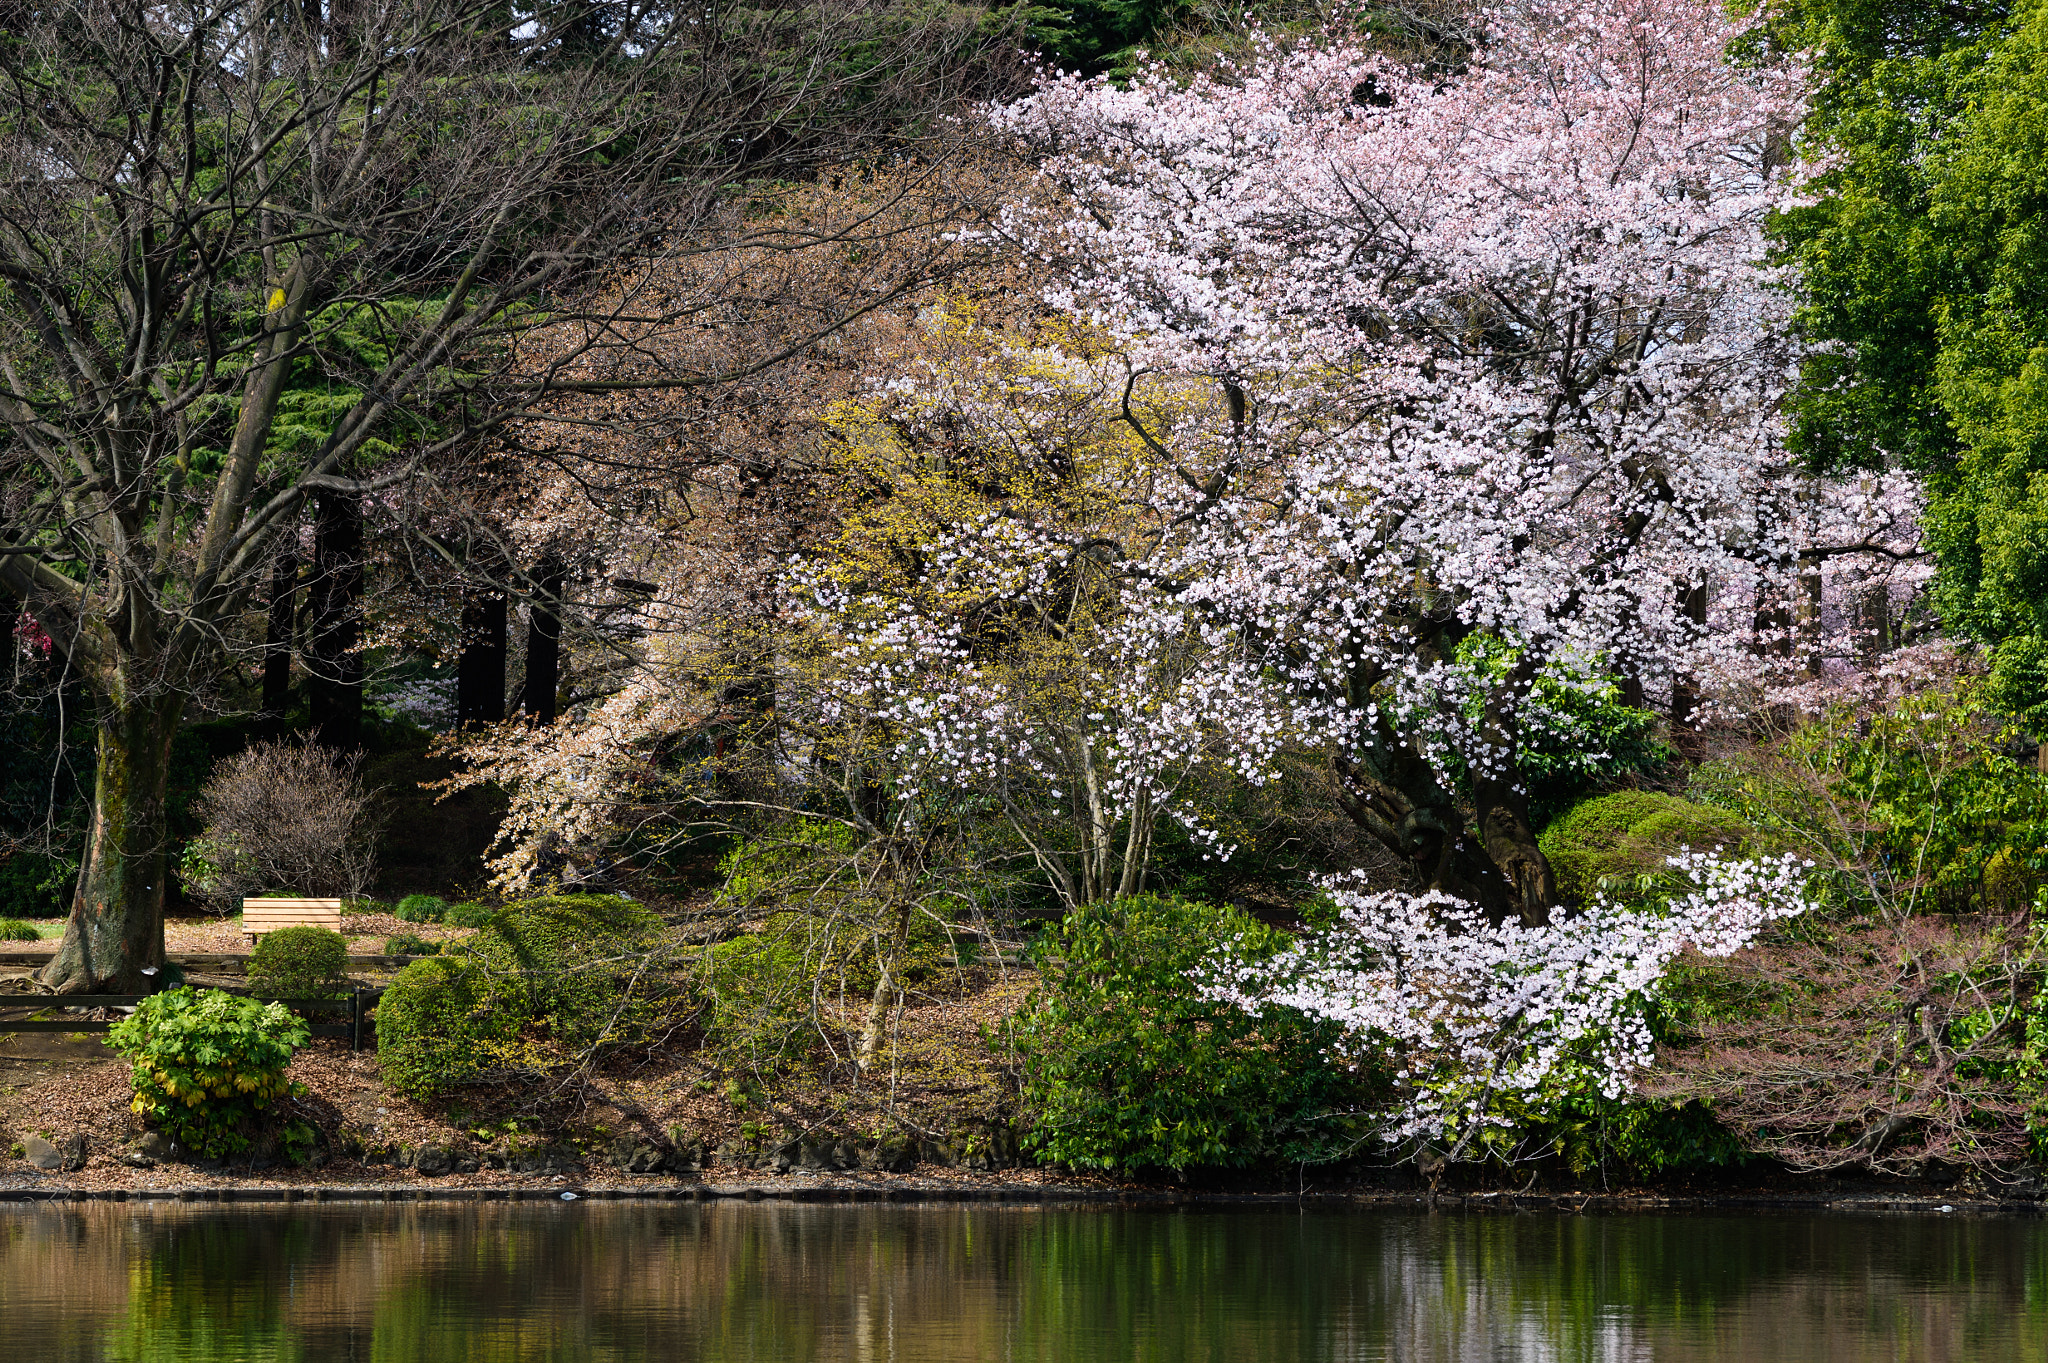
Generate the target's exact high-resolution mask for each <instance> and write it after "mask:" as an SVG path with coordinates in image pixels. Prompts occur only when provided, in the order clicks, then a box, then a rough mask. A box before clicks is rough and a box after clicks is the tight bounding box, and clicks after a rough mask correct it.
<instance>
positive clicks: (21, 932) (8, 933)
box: [0, 918, 43, 942]
mask: <svg viewBox="0 0 2048 1363" xmlns="http://www.w3.org/2000/svg"><path fill="white" fill-rule="evenodd" d="M42 940H43V934H41V933H40V932H37V931H36V929H35V925H34V924H32V923H24V922H22V921H21V920H20V919H19V918H0V942H40V941H42Z"/></svg>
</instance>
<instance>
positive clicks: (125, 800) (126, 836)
mask: <svg viewBox="0 0 2048 1363" xmlns="http://www.w3.org/2000/svg"><path fill="white" fill-rule="evenodd" d="M125 691H126V688H116V689H115V696H114V697H112V698H109V699H106V700H103V701H102V702H101V706H100V715H99V726H98V727H99V761H98V770H97V774H96V777H95V782H94V789H93V813H92V831H91V834H90V836H89V837H88V838H87V840H86V845H85V856H84V859H83V861H82V863H81V864H80V866H79V869H78V887H77V889H76V891H75V892H74V893H73V894H72V898H71V916H70V918H69V920H68V921H66V923H65V925H64V940H63V942H62V943H61V944H60V945H59V947H58V948H57V954H56V956H55V957H53V958H52V959H51V961H50V963H49V964H48V965H47V966H45V967H43V969H42V971H41V972H40V973H39V974H38V975H37V979H39V980H41V981H42V982H43V983H44V984H46V985H49V986H51V987H52V988H54V989H56V990H57V991H58V992H59V993H64V994H95V993H109V994H134V993H141V992H143V991H144V990H146V989H147V988H148V987H149V985H150V982H151V980H150V976H148V975H146V974H145V973H144V971H145V970H161V969H162V968H163V963H164V885H165V881H166V878H167V876H168V874H169V871H170V866H169V852H170V820H169V812H168V807H167V803H166V799H165V796H166V788H167V785H168V781H169V775H170V765H171V741H172V739H173V738H174V737H175V736H176V735H177V732H178V721H179V719H180V717H181V716H182V714H183V712H184V697H183V695H182V694H179V693H178V692H177V691H174V690H158V691H153V692H146V693H145V694H142V695H140V696H129V695H126V694H125Z"/></svg>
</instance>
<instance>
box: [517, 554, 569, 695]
mask: <svg viewBox="0 0 2048 1363" xmlns="http://www.w3.org/2000/svg"><path fill="white" fill-rule="evenodd" d="M536 585H538V586H539V588H540V594H539V595H538V596H536V597H535V598H534V600H533V604H532V605H531V606H530V607H529V608H528V610H527V615H526V681H525V684H524V685H522V686H521V687H520V690H519V709H520V712H521V713H522V714H524V715H526V717H527V718H528V719H530V720H532V721H533V722H534V723H535V724H552V723H554V722H555V693H556V692H557V691H558V690H560V689H561V685H562V620H561V617H560V616H558V615H556V614H555V613H554V611H552V610H549V609H547V606H549V605H552V604H554V603H555V602H558V601H560V600H561V599H562V561H561V560H560V559H559V558H557V557H556V556H555V555H553V554H549V555H547V556H546V557H544V558H542V559H541V561H540V571H539V573H538V575H537V583H536Z"/></svg>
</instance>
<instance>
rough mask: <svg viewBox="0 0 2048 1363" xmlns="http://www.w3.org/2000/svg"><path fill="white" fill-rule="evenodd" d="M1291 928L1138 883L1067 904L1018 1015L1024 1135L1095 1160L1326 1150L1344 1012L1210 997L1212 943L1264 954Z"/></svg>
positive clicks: (1211, 1159) (1040, 1146) (1110, 1165)
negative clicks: (1334, 1052)
mask: <svg viewBox="0 0 2048 1363" xmlns="http://www.w3.org/2000/svg"><path fill="white" fill-rule="evenodd" d="M1287 940H1288V939H1287V937H1286V935H1285V934H1284V933H1281V932H1279V931H1277V930H1275V929H1273V928H1269V927H1266V926H1265V925H1263V924H1261V923H1259V922H1257V921H1256V920H1254V919H1252V918H1249V917H1247V916H1245V915H1244V914H1242V913H1239V912H1237V911H1236V910H1233V909H1228V908H1218V907H1215V906H1213V905H1208V904H1198V903H1190V902H1187V901H1185V900H1178V899H1164V898H1158V897H1154V896H1150V895H1140V896H1136V897H1133V898H1128V899H1123V900H1119V901H1117V902H1116V903H1114V904H1109V905H1099V906H1095V907H1091V908H1088V909H1084V910H1081V911H1079V912H1076V913H1074V914H1072V915H1071V916H1069V918H1068V919H1067V921H1066V923H1065V924H1064V925H1063V926H1062V928H1061V930H1060V931H1059V932H1058V933H1057V934H1052V935H1051V936H1050V940H1045V941H1041V943H1040V946H1039V948H1038V957H1039V969H1040V971H1041V973H1042V975H1043V979H1044V983H1043V984H1042V986H1041V987H1040V989H1039V991H1038V992H1037V993H1036V994H1035V995H1033V997H1032V999H1031V1001H1030V1002H1029V1003H1028V1004H1027V1005H1026V1007H1025V1008H1024V1009H1023V1010H1022V1011H1021V1012H1020V1013H1019V1014H1018V1015H1017V1017H1016V1019H1015V1020H1014V1022H1013V1029H1014V1030H1013V1033H1012V1034H1013V1036H1014V1039H1015V1043H1016V1046H1017V1050H1018V1052H1019V1054H1020V1055H1021V1057H1022V1059H1023V1062H1024V1100H1025V1104H1026V1106H1027V1108H1028V1109H1029V1110H1030V1113H1031V1117H1032V1121H1033V1128H1032V1131H1031V1133H1030V1135H1029V1136H1028V1137H1027V1143H1028V1144H1029V1145H1031V1146H1032V1147H1033V1148H1034V1149H1037V1150H1038V1151H1040V1152H1042V1153H1043V1154H1045V1155H1046V1156H1048V1157H1049V1158H1051V1159H1052V1160H1054V1161H1056V1162H1058V1163H1060V1164H1065V1165H1070V1166H1073V1167H1076V1168H1086V1169H1122V1170H1131V1169H1147V1168H1164V1169H1183V1168H1186V1167H1188V1166H1190V1165H1212V1166H1214V1165H1245V1164H1250V1163H1253V1162H1255V1161H1260V1160H1273V1159H1282V1160H1300V1159H1315V1158H1319V1157H1324V1156H1326V1155H1327V1154H1328V1153H1330V1152H1332V1150H1333V1149H1334V1147H1335V1146H1336V1145H1337V1144H1338V1141H1337V1139H1336V1136H1337V1132H1336V1131H1335V1128H1334V1126H1333V1125H1332V1124H1331V1123H1329V1122H1328V1121H1326V1120H1325V1119H1326V1117H1327V1115H1328V1114H1329V1113H1331V1112H1332V1111H1333V1110H1334V1109H1336V1108H1338V1107H1341V1106H1342V1105H1343V1100H1344V1098H1345V1096H1346V1093H1347V1090H1348V1089H1349V1087H1350V1085H1351V1084H1352V1082H1353V1081H1352V1079H1351V1078H1350V1076H1349V1075H1348V1074H1347V1073H1346V1072H1345V1071H1344V1070H1342V1069H1341V1068H1339V1067H1338V1066H1337V1065H1336V1064H1335V1063H1333V1062H1332V1061H1331V1060H1330V1059H1328V1058H1327V1056H1328V1048H1330V1047H1331V1046H1333V1045H1334V1044H1335V1043H1336V1042H1337V1040H1338V1038H1339V1031H1338V1029H1337V1027H1335V1026H1334V1025H1333V1024H1329V1023H1315V1022H1310V1021H1309V1020H1307V1019H1305V1018H1303V1017H1302V1016H1301V1015H1299V1014H1297V1013H1294V1012H1292V1011H1291V1010H1287V1009H1280V1008H1275V1009H1271V1010H1269V1011H1268V1012H1267V1013H1266V1014H1265V1015H1264V1016H1261V1017H1256V1018H1255V1017H1252V1016H1251V1015H1249V1014H1247V1013H1244V1012H1242V1011H1240V1010H1238V1009H1237V1008H1234V1007H1232V1006H1231V1005H1229V1004H1227V1003H1220V1002H1217V1001H1214V1000H1211V999H1207V998H1204V997H1203V996H1202V993H1201V990H1200V988H1199V987H1198V986H1197V985H1196V983H1195V982H1194V980H1192V979H1191V978H1190V976H1191V974H1193V973H1195V972H1198V971H1200V970H1201V969H1202V968H1203V967H1204V966H1205V965H1206V964H1207V963H1209V962H1210V961H1211V960H1213V959H1216V958H1218V957H1221V958H1225V959H1229V960H1236V961H1255V960H1261V959H1264V958H1265V957H1267V956H1270V955H1272V954H1273V953H1274V952H1276V951H1278V950H1280V949H1281V947H1282V946H1284V945H1285V944H1286V942H1287Z"/></svg>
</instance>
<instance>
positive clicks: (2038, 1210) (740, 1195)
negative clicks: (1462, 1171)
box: [0, 1183, 2048, 1217]
mask: <svg viewBox="0 0 2048 1363" xmlns="http://www.w3.org/2000/svg"><path fill="white" fill-rule="evenodd" d="M565 1195H566V1196H565ZM7 1202H180V1203H217V1204H236V1205H243V1204H275V1203H292V1204H300V1203H345V1202H355V1203H363V1202H417V1203H462V1202H469V1203H478V1202H555V1203H560V1202H572V1203H573V1202H792V1203H837V1204H859V1203H901V1204H909V1203H950V1204H968V1203H982V1204H990V1205H1015V1206H1031V1205H1043V1204H1045V1203H1059V1204H1064V1205H1069V1206H1089V1205H1093V1206H1101V1207H1138V1206H1155V1207H1170V1206H1188V1207H1203V1206H1208V1207H1221V1206H1240V1207H1256V1206H1268V1207H1281V1206H1290V1207H1291V1206H1303V1205H1308V1206H1314V1207H1317V1208H1322V1209H1332V1210H1334V1209H1338V1208H1344V1207H1351V1208H1356V1209H1359V1210H1365V1209H1368V1208H1375V1207H1386V1208H1394V1207H1408V1208H1430V1209H1434V1210H1445V1211H1502V1212H1530V1211H1549V1212H1568V1213H1573V1214H1579V1213H1584V1212H1589V1211H1591V1212H1701V1211H1832V1212H1912V1213H1919V1214H1922V1215H1945V1214H1946V1215H1967V1216H2014V1217H2040V1216H2043V1215H2044V1214H2048V1206H2044V1204H2042V1203H2038V1202H2021V1201H1983V1200H1973V1201H1956V1202H1942V1201H1939V1200H1938V1199H1935V1198H1921V1197H1858V1196H1840V1197H1830V1196H1824V1195H1819V1194H1812V1195H1801V1194H1791V1195H1783V1196H1777V1195H1753V1196H1737V1195H1730V1196H1725V1197H1660V1196H1646V1197H1627V1196H1620V1195H1615V1194H1608V1193H1591V1194H1587V1193H1476V1194H1442V1195H1438V1196H1436V1197H1431V1196H1430V1195H1429V1194H1427V1193H1392V1192H1357V1193H1332V1192H1311V1193H1305V1194H1299V1195H1296V1194H1290V1193H1223V1192H1192V1191H1191V1192H1175V1191H1153V1190H1148V1189H1131V1190H1128V1191H1106V1190H1101V1189H1092V1188H1044V1187H1038V1186H1034V1185H1028V1184H1023V1185H997V1186H993V1187H984V1188H949V1187H925V1188H917V1187H879V1188H878V1187H868V1186H861V1185H853V1184H821V1185H813V1186H800V1187H789V1186H786V1185H776V1184H761V1183H745V1184H681V1185H674V1186H670V1187H663V1188H617V1187H610V1188H511V1187H481V1188H478V1187H466V1188H449V1187H437V1186H435V1185H432V1184H394V1185H378V1184H357V1185H349V1184H336V1185H330V1186H316V1187H304V1188H296V1187H294V1188H262V1187H257V1188H243V1187H231V1188H223V1187H186V1188H63V1187H49V1188H0V1203H7Z"/></svg>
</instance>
